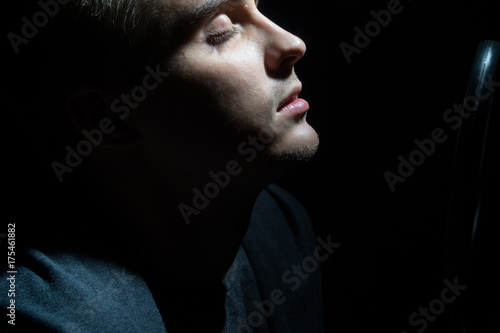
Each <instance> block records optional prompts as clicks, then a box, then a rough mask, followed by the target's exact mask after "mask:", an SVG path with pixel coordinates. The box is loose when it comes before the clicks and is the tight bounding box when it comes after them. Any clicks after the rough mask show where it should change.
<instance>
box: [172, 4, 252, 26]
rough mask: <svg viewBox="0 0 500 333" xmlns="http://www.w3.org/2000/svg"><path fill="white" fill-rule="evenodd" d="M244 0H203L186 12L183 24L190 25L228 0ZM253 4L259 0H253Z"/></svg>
mask: <svg viewBox="0 0 500 333" xmlns="http://www.w3.org/2000/svg"><path fill="white" fill-rule="evenodd" d="M244 1H245V0H205V1H203V3H202V4H201V5H199V6H198V7H196V8H194V9H193V10H191V11H190V12H189V13H187V14H186V16H185V17H184V19H183V20H182V21H183V22H184V23H185V25H188V26H192V25H195V24H197V23H198V22H201V21H203V20H204V19H206V18H207V17H210V15H212V14H213V13H214V12H216V11H217V9H219V8H220V7H221V6H223V5H225V4H226V3H228V2H233V3H242V2H244ZM255 4H257V5H258V4H259V0H255Z"/></svg>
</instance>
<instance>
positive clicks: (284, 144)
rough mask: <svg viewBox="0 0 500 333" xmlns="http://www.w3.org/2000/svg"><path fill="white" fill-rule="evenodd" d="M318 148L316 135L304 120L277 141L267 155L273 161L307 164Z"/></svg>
mask: <svg viewBox="0 0 500 333" xmlns="http://www.w3.org/2000/svg"><path fill="white" fill-rule="evenodd" d="M318 147H319V137H318V133H316V131H315V130H314V129H313V128H312V127H311V126H310V125H309V124H308V123H307V122H306V121H305V120H304V121H302V122H301V123H300V124H298V125H297V126H294V128H293V129H292V130H289V131H287V133H286V134H284V135H283V136H282V137H281V138H280V139H279V140H277V141H276V142H275V144H274V145H273V146H272V147H270V150H269V154H270V155H271V156H270V157H271V159H273V160H275V161H290V162H294V161H295V162H307V161H309V160H310V159H311V158H313V156H314V155H315V154H316V152H317V151H318Z"/></svg>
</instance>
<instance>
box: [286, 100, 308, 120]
mask: <svg viewBox="0 0 500 333" xmlns="http://www.w3.org/2000/svg"><path fill="white" fill-rule="evenodd" d="M307 110H309V103H307V101H306V100H305V99H302V98H297V99H295V100H293V101H292V102H291V103H288V104H287V105H285V106H284V107H282V108H281V109H279V110H278V113H282V114H287V115H291V116H298V115H303V114H305V113H306V112H307Z"/></svg>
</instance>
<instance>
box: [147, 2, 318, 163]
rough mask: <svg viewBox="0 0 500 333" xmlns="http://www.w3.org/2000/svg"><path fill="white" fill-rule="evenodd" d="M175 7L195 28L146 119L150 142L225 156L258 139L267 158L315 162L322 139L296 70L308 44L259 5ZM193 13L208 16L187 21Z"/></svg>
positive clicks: (175, 57) (172, 4)
mask: <svg viewBox="0 0 500 333" xmlns="http://www.w3.org/2000/svg"><path fill="white" fill-rule="evenodd" d="M169 6H170V7H171V8H172V9H173V10H174V12H175V13H176V15H179V16H186V17H190V19H191V20H192V19H193V18H194V19H195V21H196V23H195V24H193V25H192V27H191V28H190V30H189V33H188V34H187V35H186V36H187V37H186V38H185V39H183V41H182V42H181V43H180V45H179V47H178V48H177V49H176V50H175V52H174V53H173V54H172V56H171V57H169V59H168V60H167V61H168V64H167V65H168V67H169V68H170V77H169V79H168V80H169V84H167V85H166V87H164V89H165V91H164V92H162V93H160V94H157V96H156V97H155V98H156V99H158V100H156V101H155V105H156V106H155V108H154V111H148V112H147V113H145V116H144V119H145V122H143V124H145V125H146V124H147V125H146V126H147V130H146V131H143V132H145V133H147V134H146V136H149V137H150V139H151V140H149V142H150V143H152V142H154V141H156V142H158V141H160V142H161V141H163V140H164V142H165V143H166V144H167V142H168V143H169V144H170V145H171V144H172V142H174V145H176V149H175V150H176V151H177V152H179V151H184V152H186V151H193V150H195V151H199V152H202V153H203V152H204V151H207V150H209V151H213V152H214V154H215V156H217V157H219V153H222V154H224V152H227V151H229V150H231V151H233V152H236V148H237V147H238V144H239V143H241V142H242V140H245V139H246V138H248V136H250V135H253V136H255V137H260V138H265V140H263V142H259V143H258V144H259V145H261V144H263V145H264V146H265V149H264V150H263V151H262V155H263V156H266V157H267V160H274V161H276V160H307V159H309V158H310V157H312V155H314V153H315V152H316V150H317V146H318V136H317V133H316V132H315V131H314V129H313V128H312V127H311V126H310V125H309V124H308V123H307V122H306V112H307V110H308V108H309V106H308V104H307V102H306V101H304V100H302V99H300V98H298V94H299V93H300V91H301V82H300V81H299V80H298V78H297V76H296V75H295V72H294V69H293V66H294V64H295V63H296V62H297V61H298V60H299V59H300V58H301V57H302V56H303V55H304V53H305V50H306V47H305V44H304V42H303V41H302V40H301V39H299V38H298V37H296V36H294V35H292V34H290V33H288V32H286V31H285V30H283V29H281V28H280V27H278V26H277V25H275V24H274V23H273V22H271V21H270V20H268V19H267V18H266V17H265V16H263V15H262V14H261V13H260V12H259V11H258V9H257V3H256V2H254V0H233V1H219V0H215V1H214V0H189V1H186V0H174V1H171V2H170V3H169ZM201 8H203V9H201ZM207 8H211V10H206V9H207ZM197 9H198V10H197ZM195 12H198V13H204V15H203V16H202V17H198V18H195V16H196V15H186V14H187V13H195ZM144 119H143V120H144ZM261 141H262V140H261ZM158 149H160V148H158ZM186 154H189V153H186Z"/></svg>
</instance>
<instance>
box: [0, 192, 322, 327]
mask: <svg viewBox="0 0 500 333" xmlns="http://www.w3.org/2000/svg"><path fill="white" fill-rule="evenodd" d="M317 246H318V245H317V244H316V241H315V237H314V233H313V230H312V227H311V224H310V221H309V218H308V216H307V214H306V212H305V210H304V209H303V207H302V206H301V205H300V204H299V203H298V202H297V201H296V200H295V198H293V197H292V196H291V195H290V194H289V193H287V192H286V191H284V190H283V189H281V188H279V187H278V186H276V185H270V186H269V187H268V188H266V190H264V191H263V192H262V193H261V194H260V196H259V197H258V199H257V201H256V204H255V207H254V210H253V213H252V217H251V222H250V225H249V229H248V231H247V234H246V235H245V238H244V240H243V243H242V245H241V246H240V248H239V251H238V254H237V256H236V259H235V261H234V263H233V264H232V266H231V268H230V270H229V272H228V274H227V276H226V278H225V280H224V283H223V288H224V289H225V290H224V291H225V299H224V300H223V302H225V304H224V308H225V318H224V324H223V329H222V332H228V333H238V332H242V333H247V332H275V333H279V332H286V333H293V332H300V333H304V332H307V333H316V332H317V333H320V332H322V331H323V318H322V308H321V274H320V269H319V262H317V261H316V262H315V259H314V256H313V253H314V250H315V248H317ZM20 258H22V260H23V261H22V262H17V273H15V274H14V275H15V283H14V284H15V297H9V296H8V295H7V292H6V291H7V290H8V289H9V285H10V283H11V282H12V280H8V278H9V277H10V276H11V274H9V273H5V272H3V274H2V276H1V281H2V283H1V284H0V285H2V286H3V287H2V290H4V292H2V296H1V298H0V300H1V308H2V309H3V312H4V313H6V314H9V313H11V312H13V311H12V310H11V309H7V307H8V306H9V305H10V304H11V303H10V301H11V300H15V303H14V305H15V317H12V316H11V317H9V316H6V315H5V314H4V315H3V316H2V317H3V321H4V323H2V324H6V327H7V332H11V331H12V332H64V333H88V332H99V333H103V332H113V333H116V332H120V333H125V332H134V333H136V332H148V333H149V332H150V333H156V332H158V333H160V332H167V328H166V326H165V322H167V321H168V318H164V317H165V313H163V317H162V311H161V310H160V309H161V308H162V307H161V306H158V305H159V304H161V303H162V301H161V300H162V299H168V298H169V295H157V294H155V295H153V293H152V292H151V290H152V289H150V288H149V286H148V283H147V282H146V280H145V279H144V278H143V277H141V276H140V275H137V274H135V273H133V272H131V271H128V270H127V269H126V268H125V267H122V266H120V265H118V264H117V263H114V262H111V261H108V260H102V259H97V258H95V257H92V256H88V255H84V254H81V253H76V252H64V253H54V252H50V253H43V252H41V251H38V250H36V249H28V250H26V251H25V253H24V254H23V255H22V256H20ZM20 260H21V259H20ZM306 262H307V267H306V266H304V265H305V263H306ZM179 295H183V293H182V292H180V293H177V295H176V296H175V297H179ZM185 295H186V297H190V299H188V300H187V301H188V302H186V300H183V302H182V303H183V304H190V303H189V302H192V304H193V308H195V305H197V304H206V305H203V306H202V307H201V309H202V310H203V309H206V310H207V313H209V312H210V311H209V310H210V300H208V302H207V300H204V303H198V302H197V301H198V300H197V297H196V293H189V292H187V291H186V293H185ZM187 295H189V296H187ZM170 303H172V302H170ZM174 304H175V302H174ZM10 307H11V308H12V306H10ZM12 318H15V319H14V321H12ZM186 318H187V319H186V320H187V321H189V320H193V321H195V320H201V319H200V317H197V315H196V312H193V315H192V316H190V313H189V314H188V315H187V316H186ZM164 319H166V320H164ZM8 321H10V322H11V323H8ZM12 323H15V325H12ZM187 326H189V325H187Z"/></svg>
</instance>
